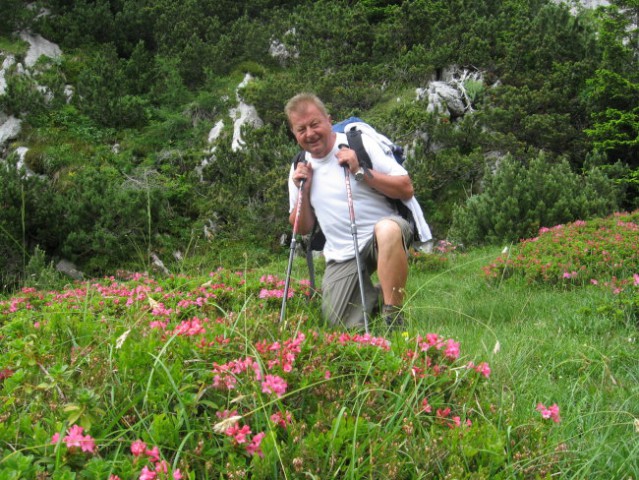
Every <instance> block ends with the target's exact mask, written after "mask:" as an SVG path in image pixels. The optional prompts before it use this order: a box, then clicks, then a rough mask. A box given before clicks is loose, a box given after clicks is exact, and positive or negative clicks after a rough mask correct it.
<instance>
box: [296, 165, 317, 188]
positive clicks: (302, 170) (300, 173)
mask: <svg viewBox="0 0 639 480" xmlns="http://www.w3.org/2000/svg"><path fill="white" fill-rule="evenodd" d="M312 178H313V167H312V166H311V164H310V163H308V162H299V163H298V164H297V168H295V171H294V172H293V183H294V184H295V186H296V187H297V188H300V182H301V181H302V180H304V181H305V184H304V185H305V187H306V189H307V191H308V190H310V186H311V179H312Z"/></svg>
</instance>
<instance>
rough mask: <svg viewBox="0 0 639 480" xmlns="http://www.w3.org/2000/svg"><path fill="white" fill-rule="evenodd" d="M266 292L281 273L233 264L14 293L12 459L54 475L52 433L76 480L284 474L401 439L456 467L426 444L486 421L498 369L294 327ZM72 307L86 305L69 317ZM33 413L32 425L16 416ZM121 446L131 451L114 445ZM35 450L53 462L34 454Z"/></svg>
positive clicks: (457, 351)
mask: <svg viewBox="0 0 639 480" xmlns="http://www.w3.org/2000/svg"><path fill="white" fill-rule="evenodd" d="M267 287H269V288H272V289H277V288H278V287H279V280H278V279H277V278H276V277H275V276H264V277H260V278H259V280H256V279H254V278H252V277H251V276H250V274H247V273H243V274H239V273H236V272H227V271H222V270H217V271H215V272H213V273H211V274H210V275H209V277H208V279H207V280H206V281H204V282H202V281H200V280H198V279H192V278H188V277H185V276H176V277H171V278H168V279H165V280H163V281H157V280H154V279H152V278H150V277H148V276H146V275H138V274H132V275H130V276H128V277H123V278H121V279H120V280H116V279H115V278H113V277H109V278H105V279H103V280H101V281H91V282H87V283H81V284H80V283H79V284H76V285H74V286H73V287H71V288H69V289H67V290H65V291H62V292H40V291H36V290H33V289H28V290H23V291H22V292H20V293H19V294H18V295H16V296H15V297H12V298H10V299H7V300H6V301H3V302H1V303H0V315H1V316H2V319H3V320H4V324H5V325H6V327H3V329H2V331H1V332H0V335H2V340H3V347H2V350H0V372H2V373H1V375H2V376H1V377H0V388H2V389H3V390H0V395H7V394H11V395H13V398H12V400H11V401H12V412H15V414H14V413H9V414H8V416H6V417H3V418H2V419H3V421H4V422H5V423H4V424H3V425H7V426H8V427H6V429H5V430H3V428H4V427H3V428H0V440H3V439H4V440H5V441H6V440H7V439H9V438H10V439H11V441H12V444H13V445H14V448H16V450H19V451H21V452H22V451H24V452H29V455H23V454H22V453H16V454H13V455H15V456H19V455H22V456H23V457H24V460H23V463H24V465H25V467H24V468H25V469H29V468H32V469H33V470H34V471H36V470H37V472H38V473H39V474H41V476H46V475H49V474H50V473H51V472H50V471H48V469H49V468H50V467H49V465H54V464H56V463H55V460H54V456H52V454H51V453H50V449H51V447H50V443H51V442H53V443H54V444H55V448H56V451H59V449H60V446H62V447H63V448H65V449H66V453H67V454H68V455H64V456H63V457H62V460H61V463H62V465H59V466H58V467H57V468H62V469H64V470H66V471H67V472H68V473H69V474H74V475H75V474H77V475H78V476H82V475H84V473H85V470H87V469H90V468H91V469H93V468H98V467H96V465H101V466H104V470H105V472H107V473H106V474H105V475H104V477H103V478H108V477H109V475H110V480H118V479H119V478H122V479H123V478H139V479H141V480H155V479H158V480H160V479H162V480H164V479H180V478H218V477H221V476H223V475H225V474H226V473H225V472H236V473H237V475H240V472H244V475H246V474H248V472H249V471H250V475H251V477H252V478H272V473H273V472H272V469H273V465H278V466H277V468H278V469H280V470H281V471H282V473H283V474H287V475H288V473H289V472H293V473H295V474H297V473H299V472H301V471H307V472H309V474H312V475H314V476H321V475H324V474H325V473H326V472H327V470H326V469H327V468H329V471H330V472H333V473H335V475H337V472H338V471H339V468H338V467H335V470H334V471H333V470H331V468H333V467H327V465H330V463H331V461H330V460H325V455H327V452H330V455H331V456H335V458H339V457H340V456H341V457H344V458H349V457H353V458H354V459H356V460H353V462H356V463H357V465H358V469H360V470H361V471H362V472H368V473H369V474H371V475H373V473H372V472H374V471H375V469H376V468H377V467H376V466H375V465H376V463H375V462H377V461H378V460H379V455H382V456H384V455H386V456H388V458H396V455H395V453H393V452H395V451H396V447H395V446H396V445H398V444H400V443H402V444H404V445H405V446H404V447H403V448H405V450H406V452H407V455H406V458H413V459H420V460H419V461H420V462H421V463H420V465H421V466H420V468H422V469H427V468H430V463H429V462H431V461H433V459H434V458H437V459H438V460H437V461H438V462H446V461H447V460H445V459H446V458H448V456H449V455H450V462H451V465H453V464H454V463H455V462H456V460H455V457H454V455H452V454H450V453H446V454H445V455H444V456H441V455H440V453H438V452H436V453H434V454H433V455H435V454H436V457H435V456H433V457H431V456H428V455H424V453H423V446H424V441H425V438H426V437H427V436H429V435H431V433H430V432H432V434H435V435H438V433H437V432H440V433H441V434H442V435H444V433H442V432H458V433H459V434H460V435H462V432H463V435H472V432H474V431H475V430H474V429H480V430H477V431H481V428H482V425H483V424H484V423H485V420H484V414H482V415H479V414H477V409H478V408H481V407H480V404H481V399H480V398H479V397H480V396H481V391H482V388H483V387H482V386H484V385H486V382H487V381H488V379H489V377H490V374H491V369H490V366H489V365H488V363H487V362H484V361H476V362H475V361H473V360H472V359H471V358H469V357H468V356H464V355H463V354H462V351H461V347H460V344H459V342H457V341H455V340H454V339H452V338H447V337H444V336H441V335H439V334H436V333H424V334H422V335H417V336H412V335H411V334H409V333H406V334H405V335H394V336H393V337H390V338H386V337H381V336H375V335H373V334H364V333H357V332H343V331H335V330H333V331H323V330H314V329H312V328H308V327H306V326H305V325H304V324H303V323H302V324H300V325H299V328H298V329H297V330H295V331H293V332H289V331H287V330H284V329H282V328H281V327H282V326H281V325H280V324H279V323H278V322H277V320H276V319H277V315H276V313H277V311H278V310H279V304H278V305H271V302H266V303H264V299H263V298H259V297H260V295H259V292H261V291H262V289H263V288H267ZM304 288H305V287H304V285H303V284H302V285H301V286H300V285H299V284H296V285H295V291H296V292H304V291H305V290H304ZM247 292H248V293H249V294H248V295H247ZM234 297H237V298H236V299H234ZM247 299H249V300H247ZM278 303H279V302H278ZM223 305H227V306H233V308H230V307H228V309H227V310H226V311H224V310H223V308H222V306H223ZM60 312H77V314H76V315H75V317H74V320H73V322H71V323H69V322H68V320H67V315H69V314H68V313H64V314H60ZM238 312H240V313H238ZM274 313H275V315H274ZM27 391H31V392H33V391H38V392H39V395H36V396H33V395H31V396H30V395H26V394H24V393H22V392H27ZM3 401H4V400H3ZM468 405H473V407H470V408H469V407H468ZM31 412H38V415H37V416H34V417H33V422H34V423H35V424H36V426H35V428H33V427H32V426H31V425H30V423H29V422H24V421H22V419H21V418H19V417H20V415H27V416H29V415H30V414H31ZM70 415H73V421H70V420H69V418H70ZM389 416H390V417H392V418H394V419H399V420H398V421H401V422H402V426H401V428H396V423H393V422H390V423H389V421H388V420H389ZM29 418H31V417H29ZM41 418H47V421H46V423H43V422H41V420H40V419H41ZM65 422H66V424H69V423H71V424H72V426H71V427H70V428H69V430H68V431H66V432H59V433H56V434H55V435H54V436H53V438H51V432H50V431H49V430H48V428H47V425H50V424H65ZM80 425H92V426H91V432H95V433H98V436H97V438H96V437H94V436H91V435H88V434H87V432H86V431H85V430H84V429H83V428H82V427H81V426H80ZM386 425H388V426H386ZM34 429H35V431H36V433H35V435H34V433H33V431H32V430H34ZM427 432H428V433H427ZM33 437H36V438H38V437H40V438H41V441H40V442H38V441H35V442H34V441H33V440H32V438H33ZM140 437H142V438H144V440H142V438H140ZM42 438H44V440H42ZM407 438H408V439H409V440H408V441H406V439H407ZM16 439H19V440H18V441H16ZM123 443H124V444H128V445H130V449H129V452H130V455H129V454H127V455H124V456H123V455H122V451H121V450H120V449H118V448H114V445H122V444H123ZM43 444H46V445H47V447H46V449H43V448H42V445H43ZM149 445H151V446H149ZM370 451H375V452H376V455H374V456H371V455H369V454H368V452H370ZM38 456H44V457H46V458H44V459H42V461H41V462H38V463H37V464H36V463H35V462H34V460H29V458H30V459H36V458H38ZM21 458H22V457H21ZM274 458H278V459H279V460H278V461H277V462H273V459H274ZM397 461H398V462H404V460H400V459H398V460H397ZM36 465H37V466H36ZM336 465H337V464H336ZM21 468H22V467H21ZM402 468H408V464H406V465H405V466H404V467H402ZM411 468H412V467H411ZM2 469H3V467H2V465H1V464H0V476H1V475H3V474H5V473H6V472H3V471H2ZM25 471H26V470H25ZM12 475H14V474H13V473H12ZM234 475H235V473H234ZM331 475H332V474H331ZM14 476H16V475H14ZM373 476H374V475H373ZM20 477H24V478H30V474H26V473H24V472H22V473H20V474H18V475H17V476H16V478H20Z"/></svg>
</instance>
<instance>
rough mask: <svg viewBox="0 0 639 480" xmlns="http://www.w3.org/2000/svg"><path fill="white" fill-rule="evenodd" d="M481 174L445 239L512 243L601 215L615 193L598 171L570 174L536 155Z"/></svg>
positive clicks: (607, 210)
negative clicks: (478, 188)
mask: <svg viewBox="0 0 639 480" xmlns="http://www.w3.org/2000/svg"><path fill="white" fill-rule="evenodd" d="M494 168H495V171H494V172H491V171H490V170H487V171H486V173H485V175H484V186H483V191H482V193H480V194H479V195H475V196H473V197H470V198H469V199H468V200H467V201H466V203H465V204H464V205H461V206H458V207H456V208H455V210H454V212H453V224H452V226H451V230H450V232H449V235H450V237H451V238H452V239H455V240H457V241H460V242H462V243H464V244H466V245H473V244H475V245H476V244H482V243H497V242H513V241H517V240H519V239H521V238H526V237H529V236H531V235H533V234H534V233H535V232H537V231H538V230H539V228H540V227H545V226H552V225H557V224H560V223H565V222H569V221H572V220H577V219H587V218H591V217H593V216H602V215H607V214H609V213H611V212H613V211H614V210H615V209H616V208H617V206H618V198H617V197H618V191H617V189H616V187H615V186H614V184H613V182H612V181H611V180H610V179H608V178H607V177H606V176H605V175H604V174H603V173H602V172H601V170H598V169H593V170H591V171H590V172H586V173H585V174H584V175H579V174H576V173H573V172H572V171H571V169H570V166H569V165H568V162H567V161H565V160H560V161H558V162H552V161H551V160H550V159H549V158H548V157H547V156H546V155H544V154H543V153H540V154H539V155H538V156H537V157H535V158H533V159H532V160H531V161H530V164H529V165H528V166H526V165H524V164H523V163H521V162H520V161H518V160H516V159H514V158H512V157H505V158H504V159H503V160H502V161H501V162H499V163H498V165H497V166H496V167H494Z"/></svg>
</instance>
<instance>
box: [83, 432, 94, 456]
mask: <svg viewBox="0 0 639 480" xmlns="http://www.w3.org/2000/svg"><path fill="white" fill-rule="evenodd" d="M80 448H81V449H82V451H83V452H89V453H94V452H95V440H94V439H93V438H92V437H90V436H89V435H85V436H84V437H82V440H80Z"/></svg>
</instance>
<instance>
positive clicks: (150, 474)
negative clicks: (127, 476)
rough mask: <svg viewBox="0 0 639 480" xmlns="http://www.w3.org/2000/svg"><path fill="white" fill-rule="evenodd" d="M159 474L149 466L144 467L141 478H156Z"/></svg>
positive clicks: (145, 479)
mask: <svg viewBox="0 0 639 480" xmlns="http://www.w3.org/2000/svg"><path fill="white" fill-rule="evenodd" d="M157 476H158V474H157V473H156V472H154V471H153V470H150V469H149V467H144V468H143V469H142V471H141V472H140V478H139V480H155V478H157Z"/></svg>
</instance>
